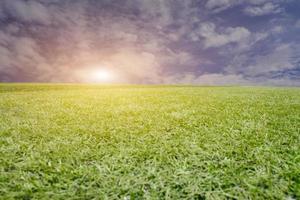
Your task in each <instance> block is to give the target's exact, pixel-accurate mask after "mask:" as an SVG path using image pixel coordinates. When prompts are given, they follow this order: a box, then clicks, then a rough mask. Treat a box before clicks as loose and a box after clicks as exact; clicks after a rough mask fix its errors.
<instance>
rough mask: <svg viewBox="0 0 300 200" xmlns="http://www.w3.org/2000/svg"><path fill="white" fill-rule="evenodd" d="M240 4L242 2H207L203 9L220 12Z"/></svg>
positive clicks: (227, 0)
mask: <svg viewBox="0 0 300 200" xmlns="http://www.w3.org/2000/svg"><path fill="white" fill-rule="evenodd" d="M241 2H242V0H208V1H207V3H206V5H205V7H206V8H208V9H211V10H214V11H215V12H220V11H222V10H225V9H227V8H230V7H232V6H234V5H237V4H239V3H241Z"/></svg>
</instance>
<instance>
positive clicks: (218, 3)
mask: <svg viewBox="0 0 300 200" xmlns="http://www.w3.org/2000/svg"><path fill="white" fill-rule="evenodd" d="M282 2H285V0H208V1H207V3H206V5H205V7H206V8H207V9H209V10H212V11H213V12H215V13H218V12H221V11H224V10H226V9H228V8H232V7H234V6H239V5H241V6H242V7H244V13H245V14H247V15H250V16H262V15H268V14H277V13H281V12H283V8H282V7H281V5H280V3H282Z"/></svg>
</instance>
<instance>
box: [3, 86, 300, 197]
mask: <svg viewBox="0 0 300 200" xmlns="http://www.w3.org/2000/svg"><path fill="white" fill-rule="evenodd" d="M0 173H1V175H0V199H122V200H129V199H184V198H186V199H289V200H292V199H300V89H299V88H263V87H191V86H180V87H179V86H177V87H176V86H99V85H98V86H97V85H50V84H44V85H43V84H40V85H34V84H24V85H22V84H2V85H0Z"/></svg>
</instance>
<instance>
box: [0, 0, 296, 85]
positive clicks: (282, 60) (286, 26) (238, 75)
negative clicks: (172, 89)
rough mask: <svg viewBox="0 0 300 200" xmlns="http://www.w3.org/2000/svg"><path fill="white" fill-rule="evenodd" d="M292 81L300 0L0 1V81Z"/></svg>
mask: <svg viewBox="0 0 300 200" xmlns="http://www.w3.org/2000/svg"><path fill="white" fill-rule="evenodd" d="M97 70H106V72H109V73H110V74H111V75H112V76H113V78H112V79H111V80H110V82H112V83H129V84H199V85H271V86H273V85H274V86H277V85H278V86H281V85H282V86H300V1H299V0H1V1H0V82H75V83H81V82H93V81H94V79H93V78H92V77H93V74H94V73H97Z"/></svg>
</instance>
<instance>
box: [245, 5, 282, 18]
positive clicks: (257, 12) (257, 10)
mask: <svg viewBox="0 0 300 200" xmlns="http://www.w3.org/2000/svg"><path fill="white" fill-rule="evenodd" d="M282 11H283V9H282V8H281V7H280V6H279V5H277V4H274V3H271V2H268V3H266V4H264V5H260V6H249V7H246V8H245V9H244V12H245V14H247V15H250V16H262V15H269V14H277V13H281V12H282Z"/></svg>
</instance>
